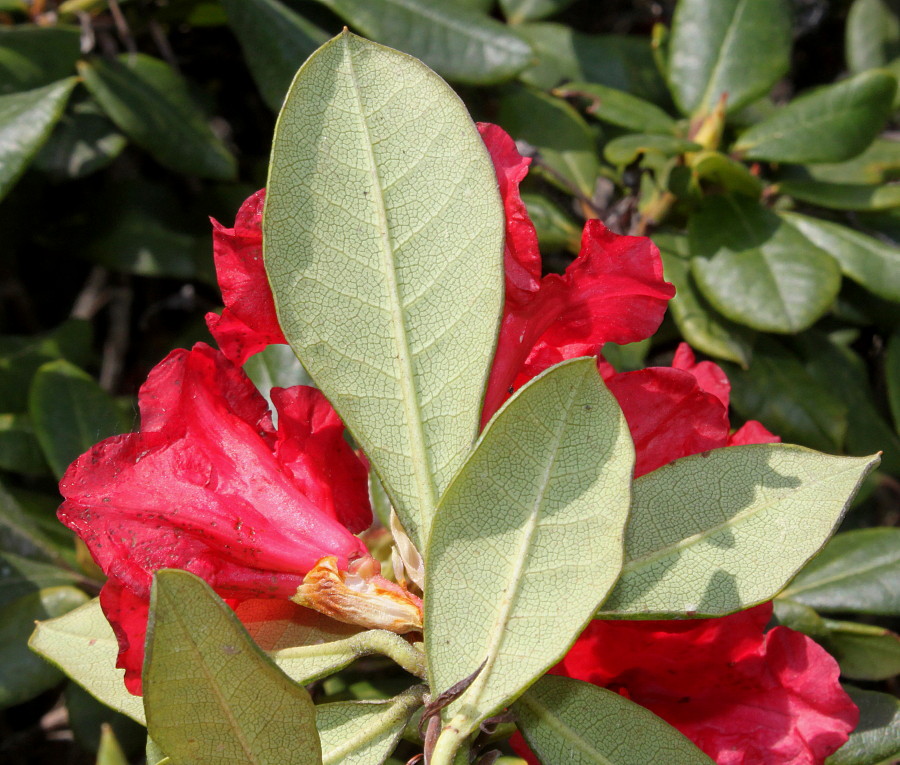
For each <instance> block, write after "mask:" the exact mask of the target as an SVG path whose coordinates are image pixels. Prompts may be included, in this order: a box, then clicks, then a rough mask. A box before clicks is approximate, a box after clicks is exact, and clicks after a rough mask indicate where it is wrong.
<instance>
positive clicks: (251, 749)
mask: <svg viewBox="0 0 900 765" xmlns="http://www.w3.org/2000/svg"><path fill="white" fill-rule="evenodd" d="M150 603H151V604H150V621H149V624H148V628H147V647H146V651H147V653H146V658H145V660H144V707H145V709H146V714H147V725H148V728H149V732H150V735H151V736H152V737H153V740H154V741H155V742H157V743H158V744H159V746H160V747H161V749H162V750H163V751H164V752H166V754H168V755H169V756H170V757H171V758H172V759H173V760H174V761H175V762H178V763H179V765H192V764H193V763H204V765H217V764H218V763H221V764H222V765H225V763H234V762H236V761H239V762H249V763H257V764H258V765H263V764H265V763H271V765H276V764H278V765H307V764H309V765H316V764H320V763H321V762H322V753H321V747H320V745H319V737H318V734H317V733H316V730H315V719H316V713H315V707H314V706H313V703H312V700H311V699H310V697H309V694H308V693H307V692H306V690H305V689H304V688H303V687H301V686H299V685H296V684H295V683H293V682H292V681H291V680H290V679H288V678H287V677H286V676H285V675H284V674H283V673H282V672H281V671H279V670H278V669H277V668H276V667H275V666H274V665H273V664H272V663H271V662H270V661H269V660H268V659H267V658H266V656H265V654H264V653H263V652H262V651H261V650H260V649H259V648H258V647H257V645H256V644H255V643H254V642H253V641H252V640H251V639H250V636H249V635H248V634H247V632H246V630H244V628H243V627H242V626H241V623H240V622H239V621H238V619H237V617H236V616H235V615H234V612H233V611H232V610H231V609H230V608H229V607H228V606H227V605H225V603H224V602H222V600H221V599H220V598H219V597H218V596H217V595H216V594H215V593H214V592H213V591H212V589H211V588H210V587H209V585H207V584H206V583H205V582H204V581H203V580H202V579H199V578H198V577H196V576H194V575H193V574H189V573H187V572H185V571H174V570H163V571H159V572H157V574H156V576H155V578H154V585H153V591H152V594H151V600H150ZM187 710H190V713H189V714H188V713H187Z"/></svg>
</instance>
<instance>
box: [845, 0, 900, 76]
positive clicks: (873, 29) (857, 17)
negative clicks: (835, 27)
mask: <svg viewBox="0 0 900 765" xmlns="http://www.w3.org/2000/svg"><path fill="white" fill-rule="evenodd" d="M891 6H892V2H891V0H856V1H855V2H854V3H853V5H851V6H850V11H849V12H848V13H847V27H846V37H845V45H844V49H845V51H846V58H847V66H849V67H850V71H851V72H854V73H857V72H864V71H865V70H866V69H875V68H878V67H882V66H886V65H887V64H889V63H890V62H891V61H892V60H893V59H895V58H896V57H897V56H898V55H900V19H898V18H897V6H896V4H893V8H892V7H891Z"/></svg>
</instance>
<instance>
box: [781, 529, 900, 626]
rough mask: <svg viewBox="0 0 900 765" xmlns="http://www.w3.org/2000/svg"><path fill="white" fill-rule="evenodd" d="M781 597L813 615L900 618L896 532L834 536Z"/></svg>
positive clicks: (899, 559)
mask: <svg viewBox="0 0 900 765" xmlns="http://www.w3.org/2000/svg"><path fill="white" fill-rule="evenodd" d="M782 596H783V597H785V598H790V599H791V600H796V601H798V602H800V603H804V604H805V605H807V606H810V607H812V608H815V609H816V610H817V611H826V612H827V611H852V612H859V613H864V614H890V615H896V614H900V529H892V528H874V529H859V530H855V531H846V532H844V533H842V534H838V535H837V536H836V537H835V538H834V539H832V540H831V541H830V542H829V543H828V544H827V545H826V546H825V548H824V549H823V550H822V552H821V553H820V554H819V555H818V556H817V557H816V558H815V559H814V560H813V561H812V562H811V563H810V564H809V565H808V566H807V567H806V568H805V569H803V571H801V572H800V573H799V574H798V575H797V576H796V578H795V579H794V581H792V582H791V583H790V585H788V587H787V589H786V590H785V591H784V592H783V593H782Z"/></svg>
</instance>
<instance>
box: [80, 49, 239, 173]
mask: <svg viewBox="0 0 900 765" xmlns="http://www.w3.org/2000/svg"><path fill="white" fill-rule="evenodd" d="M78 71H79V73H80V74H81V76H82V77H83V78H84V84H85V85H86V86H87V88H88V90H90V91H91V94H92V95H93V96H94V98H96V99H97V101H98V102H99V103H100V105H101V106H102V107H103V109H104V110H105V111H106V113H107V114H108V115H109V117H110V119H111V120H112V121H113V122H115V123H116V125H117V126H118V127H119V129H120V130H121V131H122V132H123V133H125V135H127V136H128V137H129V138H130V139H131V140H132V141H134V142H135V143H136V144H137V145H138V146H140V147H141V148H142V149H145V150H146V151H147V152H148V153H150V154H151V155H152V156H153V157H154V159H156V160H157V161H158V162H159V163H160V164H162V165H165V166H166V167H168V168H169V169H170V170H174V171H175V172H178V173H186V174H188V175H197V176H200V177H202V178H212V179H214V180H231V179H232V178H234V176H235V174H236V172H237V163H236V161H235V159H234V157H233V156H232V155H231V152H229V151H228V149H227V148H226V147H225V145H224V144H223V143H222V141H221V140H220V139H218V138H217V137H216V136H215V135H214V134H213V132H212V130H211V128H210V127H209V124H208V123H207V121H206V116H205V115H204V114H203V112H201V111H200V109H199V108H198V107H197V105H196V104H195V103H194V102H193V100H192V99H191V96H190V94H189V93H188V88H187V84H186V82H185V81H184V80H183V79H182V77H181V75H179V74H178V73H177V72H176V71H175V70H174V69H172V67H170V66H169V65H168V64H167V63H165V62H164V61H160V60H159V59H155V58H153V57H151V56H147V55H144V54H135V55H134V56H131V55H129V56H123V57H120V58H118V59H116V60H115V61H106V60H102V59H95V60H94V61H92V62H91V63H79V66H78Z"/></svg>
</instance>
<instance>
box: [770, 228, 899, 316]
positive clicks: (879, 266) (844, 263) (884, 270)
mask: <svg viewBox="0 0 900 765" xmlns="http://www.w3.org/2000/svg"><path fill="white" fill-rule="evenodd" d="M782 218H783V219H784V220H786V221H787V222H788V223H789V224H790V225H792V226H793V227H794V228H796V229H797V230H798V231H800V233H801V234H803V235H804V236H805V237H806V238H807V239H809V240H810V241H811V242H812V243H813V244H815V245H816V246H817V247H820V248H821V249H823V250H825V252H827V253H828V254H830V255H831V256H832V257H833V258H834V259H835V260H836V261H837V262H838V263H839V264H840V266H841V271H842V272H843V273H844V274H845V275H846V276H849V277H850V278H851V279H853V281H855V282H857V283H858V284H860V285H862V286H863V287H865V288H866V289H868V290H870V291H871V292H874V293H875V294H876V295H879V296H880V297H883V298H885V299H886V300H895V301H898V302H900V247H896V246H894V245H891V244H888V243H886V242H883V241H881V240H879V239H875V238H874V237H871V236H867V235H866V234H862V233H860V232H858V231H855V230H853V229H851V228H848V227H846V226H841V225H840V224H838V223H832V222H831V221H826V220H822V219H821V218H812V217H810V216H808V215H800V214H799V213H782Z"/></svg>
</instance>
